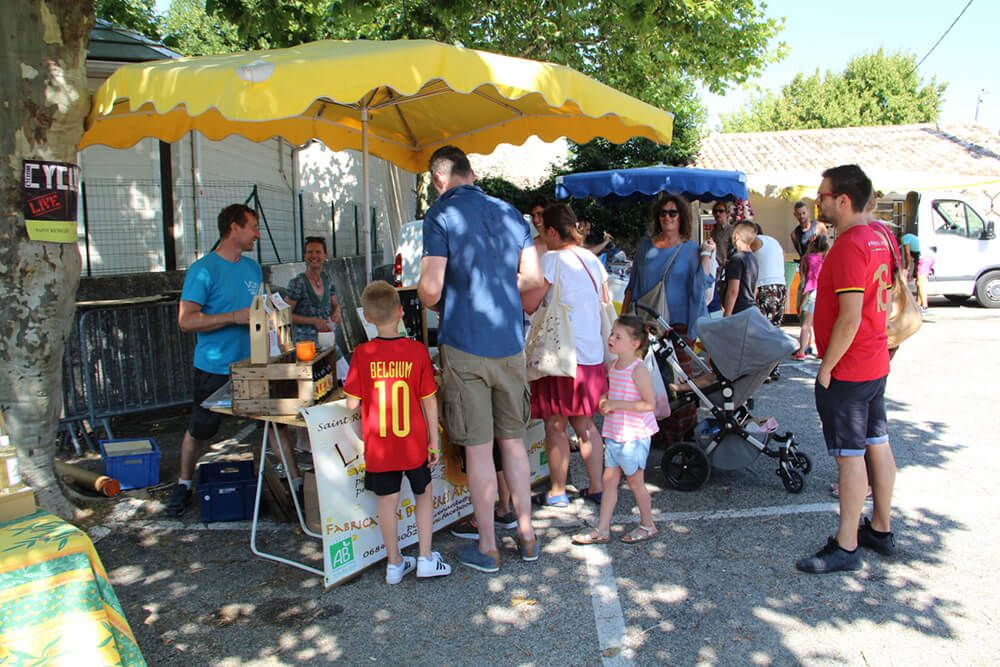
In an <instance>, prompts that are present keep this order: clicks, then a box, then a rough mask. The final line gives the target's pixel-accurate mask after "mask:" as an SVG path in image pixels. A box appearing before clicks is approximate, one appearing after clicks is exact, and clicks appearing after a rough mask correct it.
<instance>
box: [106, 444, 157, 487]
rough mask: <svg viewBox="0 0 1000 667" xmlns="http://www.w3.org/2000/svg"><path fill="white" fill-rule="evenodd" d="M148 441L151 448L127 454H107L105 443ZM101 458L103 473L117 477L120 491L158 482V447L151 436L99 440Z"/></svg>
mask: <svg viewBox="0 0 1000 667" xmlns="http://www.w3.org/2000/svg"><path fill="white" fill-rule="evenodd" d="M133 442H134V443H145V442H148V443H149V444H150V446H151V447H152V449H150V450H149V451H147V452H136V453H128V454H114V453H111V454H109V453H108V452H107V450H106V446H107V445H125V444H128V443H133ZM99 443H100V446H101V459H102V460H103V461H104V474H106V475H107V476H108V477H113V478H114V479H117V480H118V481H119V482H120V483H121V485H122V491H125V490H127V489H142V488H145V487H147V486H153V485H155V484H159V483H160V448H159V447H158V446H157V445H156V440H155V439H153V438H117V439H114V440H101V441H99Z"/></svg>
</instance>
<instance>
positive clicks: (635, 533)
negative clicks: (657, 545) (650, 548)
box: [622, 523, 660, 544]
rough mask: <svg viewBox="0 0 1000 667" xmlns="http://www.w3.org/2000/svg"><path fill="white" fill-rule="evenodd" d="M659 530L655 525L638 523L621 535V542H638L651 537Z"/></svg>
mask: <svg viewBox="0 0 1000 667" xmlns="http://www.w3.org/2000/svg"><path fill="white" fill-rule="evenodd" d="M659 532H660V531H659V530H657V529H656V526H644V525H642V524H641V523H640V524H639V526H638V527H636V528H635V529H633V530H632V531H630V532H628V533H626V534H625V535H623V536H622V542H624V543H625V544H638V543H639V542H645V541H646V540H651V539H653V538H654V537H656V535H657V534H658V533H659Z"/></svg>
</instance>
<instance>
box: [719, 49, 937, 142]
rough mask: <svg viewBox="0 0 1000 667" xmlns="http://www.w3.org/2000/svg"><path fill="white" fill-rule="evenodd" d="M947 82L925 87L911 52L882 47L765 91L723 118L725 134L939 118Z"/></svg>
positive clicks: (854, 125) (881, 123) (930, 83)
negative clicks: (746, 106)
mask: <svg viewBox="0 0 1000 667" xmlns="http://www.w3.org/2000/svg"><path fill="white" fill-rule="evenodd" d="M945 87H946V84H943V83H938V82H937V81H936V80H935V79H934V78H933V77H932V78H931V80H930V81H929V82H927V83H924V82H923V81H922V80H921V77H920V75H919V74H918V73H917V71H916V57H915V56H913V55H912V54H904V53H893V54H890V55H886V54H885V53H884V52H883V51H882V49H879V50H878V51H877V52H875V53H871V54H867V55H862V56H858V57H857V58H854V59H853V60H851V61H850V62H849V63H848V64H847V67H846V68H845V69H844V71H843V72H837V73H834V72H826V74H824V75H820V73H819V71H816V72H814V73H813V74H810V75H805V74H801V73H800V74H796V75H795V77H794V78H793V79H792V80H791V81H790V82H789V83H788V84H786V85H785V86H783V87H782V89H781V92H780V93H779V94H775V93H773V92H771V93H766V94H764V95H763V96H761V97H759V98H758V99H756V100H755V101H754V102H753V103H751V105H750V108H749V109H747V110H746V111H742V112H737V113H734V114H729V115H724V116H723V118H722V130H723V132H770V131H775V130H806V129H815V128H824V127H857V126H866V125H900V124H905V123H929V122H933V121H935V120H937V118H938V114H939V113H940V111H941V106H942V104H943V102H944V91H945Z"/></svg>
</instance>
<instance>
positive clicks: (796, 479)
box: [778, 468, 806, 493]
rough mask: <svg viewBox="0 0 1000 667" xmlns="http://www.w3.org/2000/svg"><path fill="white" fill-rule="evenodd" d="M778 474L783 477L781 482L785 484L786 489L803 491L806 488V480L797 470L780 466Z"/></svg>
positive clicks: (796, 491)
mask: <svg viewBox="0 0 1000 667" xmlns="http://www.w3.org/2000/svg"><path fill="white" fill-rule="evenodd" d="M778 475H779V476H780V477H781V483H782V484H784V485H785V490H786V491H788V492H789V493H802V489H804V488H806V481H805V479H803V478H802V475H800V474H799V473H798V471H797V470H785V469H784V468H778Z"/></svg>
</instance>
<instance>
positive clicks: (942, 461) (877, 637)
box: [97, 303, 1000, 665]
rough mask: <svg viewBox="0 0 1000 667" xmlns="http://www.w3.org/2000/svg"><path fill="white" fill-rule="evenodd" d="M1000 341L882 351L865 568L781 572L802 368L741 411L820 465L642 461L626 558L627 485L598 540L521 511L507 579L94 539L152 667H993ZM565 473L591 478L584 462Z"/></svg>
mask: <svg viewBox="0 0 1000 667" xmlns="http://www.w3.org/2000/svg"><path fill="white" fill-rule="evenodd" d="M787 330H788V331H789V332H790V333H797V330H796V329H795V328H794V327H788V328H787ZM998 341H1000V311H987V310H984V309H980V308H975V307H972V306H963V307H956V306H952V305H945V304H944V303H942V304H941V305H938V306H936V307H933V308H932V310H931V314H930V315H929V317H928V318H927V321H926V324H925V326H924V327H923V329H922V330H921V331H920V332H919V333H918V334H917V336H916V337H915V338H913V339H911V340H910V341H907V342H906V343H905V344H904V346H903V348H902V349H901V351H900V353H899V354H898V355H897V356H896V358H895V360H894V362H893V371H892V374H891V375H890V379H889V384H888V393H887V398H888V403H889V405H888V407H889V419H890V436H891V438H892V443H893V447H894V450H895V453H896V457H897V461H898V465H899V476H898V480H897V495H896V506H897V508H898V511H897V512H896V514H895V524H894V529H895V530H896V533H897V538H898V542H899V545H900V552H899V554H898V555H897V556H895V557H894V558H892V559H886V558H883V557H881V556H878V555H877V554H873V553H870V552H869V553H866V554H865V565H864V568H863V569H862V570H861V571H860V572H857V573H849V574H833V575H824V576H815V575H804V574H800V573H798V572H796V571H795V569H794V567H793V562H794V560H795V559H796V558H798V557H800V556H802V555H805V554H807V553H811V552H813V551H815V550H816V549H818V548H819V547H820V546H821V545H822V544H823V542H825V539H826V536H827V535H829V534H831V533H832V532H833V531H834V529H835V525H836V514H835V512H836V504H835V500H834V499H833V498H832V497H831V496H830V493H829V486H830V484H831V483H832V482H833V481H835V467H834V465H833V462H832V460H830V459H829V458H828V457H827V456H826V454H825V450H824V447H823V444H822V438H821V436H820V433H819V422H818V419H817V417H816V413H815V409H814V405H813V396H812V394H813V392H812V387H813V381H812V377H813V375H814V373H815V369H816V367H817V364H818V362H816V361H815V360H806V361H803V362H798V361H792V360H789V361H788V362H787V363H784V364H783V365H782V379H781V380H780V381H779V382H777V383H772V384H769V385H765V386H764V387H762V388H761V390H760V391H758V392H757V395H756V399H757V406H756V409H755V414H757V415H758V416H774V417H776V418H777V419H778V421H779V422H780V424H781V427H782V429H787V430H791V431H793V432H794V433H795V437H796V440H797V441H798V442H799V443H800V445H801V447H802V448H803V449H804V451H806V452H808V453H809V454H810V455H811V456H812V457H813V461H814V469H813V472H812V473H811V474H810V475H809V476H808V478H807V485H806V489H805V491H804V492H803V493H801V494H799V495H791V494H789V493H787V492H786V491H785V490H784V489H783V487H782V486H781V482H780V480H779V479H778V477H777V476H776V475H775V474H774V466H773V464H772V462H771V460H769V459H766V458H764V457H761V458H759V459H758V460H757V461H755V462H754V463H752V464H751V465H750V466H749V468H748V469H746V470H743V471H739V472H730V473H720V472H716V471H713V474H712V478H711V479H710V480H709V482H708V484H707V485H706V486H705V487H704V488H702V489H701V490H699V491H696V492H693V493H686V494H685V493H681V492H678V491H674V490H670V489H666V488H664V482H663V478H662V476H661V475H660V473H659V471H658V470H657V469H656V464H658V462H659V457H660V454H661V451H660V450H654V451H653V453H652V456H651V459H650V468H649V469H648V471H647V481H648V483H649V486H650V488H651V490H653V503H654V509H655V511H656V513H657V522H658V526H659V529H660V535H659V536H658V538H657V539H655V540H652V541H650V542H646V543H643V544H640V545H626V544H623V543H621V542H620V541H619V540H618V539H617V538H618V537H620V536H621V534H623V532H624V530H626V529H627V528H631V527H632V525H633V524H634V522H635V520H636V518H635V517H634V516H633V515H632V513H631V509H632V507H633V502H632V498H631V495H630V494H629V493H628V492H627V491H626V490H624V489H623V492H622V494H621V504H620V507H619V511H618V515H619V516H618V517H617V520H616V523H615V524H614V528H615V530H614V532H613V537H614V538H616V539H614V540H613V541H612V543H611V544H610V545H608V546H607V547H578V546H573V545H572V544H571V543H570V540H569V537H570V536H571V535H572V534H573V533H574V532H576V531H577V530H578V529H580V528H581V527H582V526H584V524H586V523H588V522H591V521H593V520H594V519H595V508H594V506H592V505H589V504H584V503H583V501H581V500H576V501H574V502H573V503H572V504H571V506H570V507H569V508H568V509H566V510H558V509H546V510H542V511H539V512H537V513H536V514H535V521H536V526H537V527H538V531H539V535H540V536H541V538H542V543H543V549H542V557H541V559H540V560H539V561H538V562H536V563H522V562H521V561H520V560H518V559H517V554H516V551H515V547H514V543H513V540H512V539H510V538H509V537H508V538H506V539H505V540H504V551H503V563H502V567H501V570H500V573H499V574H497V575H484V574H481V573H478V572H473V571H471V570H468V569H465V568H463V567H462V566H461V565H459V564H458V563H457V562H456V561H455V559H454V557H453V551H454V549H455V548H456V547H457V545H458V544H459V542H460V540H458V539H456V538H453V537H451V536H450V535H448V534H447V532H443V533H441V534H439V535H437V536H435V537H436V540H435V548H436V549H438V550H440V551H441V552H442V553H443V554H444V555H445V558H446V559H448V560H449V561H450V562H452V564H453V565H454V566H455V571H454V573H453V574H452V575H451V576H450V577H447V578H445V579H439V580H432V581H417V580H416V579H413V578H409V577H408V578H407V579H406V580H404V582H403V583H402V584H400V585H398V586H394V587H390V586H388V585H386V584H385V581H384V578H383V575H384V570H383V567H382V566H381V565H379V566H376V567H375V568H373V569H371V570H369V571H367V572H365V573H364V574H363V575H362V576H361V577H360V578H358V579H357V580H355V581H353V582H350V583H348V584H345V585H342V586H340V587H338V588H335V589H331V590H329V591H324V590H323V585H322V581H321V579H320V578H318V577H314V576H310V575H307V574H306V573H303V572H301V571H298V570H295V569H292V568H288V567H284V566H281V565H278V564H275V563H271V562H267V561H264V560H260V559H258V558H255V557H253V556H252V555H251V554H250V552H249V548H248V542H249V530H248V527H247V525H246V524H231V525H227V526H222V527H216V528H215V529H213V530H207V529H205V528H206V527H205V526H204V525H203V524H193V523H189V522H188V523H176V522H173V523H171V522H166V521H160V520H155V519H154V520H151V521H149V522H148V523H144V524H138V523H136V521H129V520H128V519H127V514H126V515H125V516H121V515H120V519H119V520H113V519H112V520H109V521H108V524H107V525H108V526H109V528H110V531H109V532H108V533H107V534H104V533H100V535H103V537H101V539H100V540H99V541H98V542H97V548H98V551H99V552H100V555H101V557H102V559H103V560H104V563H105V565H106V566H107V569H108V572H109V574H110V576H111V578H112V582H113V583H114V586H115V590H116V591H117V593H118V596H119V598H120V599H121V601H122V604H123V606H124V608H125V612H126V614H127V616H128V619H129V621H130V622H131V624H132V628H133V630H134V631H135V634H136V638H137V640H138V641H139V645H140V647H141V648H142V650H143V652H144V653H145V655H146V657H147V659H148V660H149V662H150V664H153V665H161V664H162V665H165V664H221V665H229V664H247V663H249V664H297V663H313V664H323V663H326V662H328V661H331V660H335V659H336V660H341V661H344V662H346V663H349V664H372V663H384V664H401V663H407V664H529V663H534V664H557V663H558V664H588V665H589V664H599V663H602V662H604V663H607V664H627V663H628V662H635V663H638V664H663V663H671V664H693V663H699V664H727V665H744V664H759V665H768V664H800V663H804V664H850V665H855V664H856V665H890V664H895V665H939V664H945V663H952V662H953V663H956V664H996V663H997V662H998V661H1000V638H998V636H997V632H996V623H997V619H1000V596H998V595H996V593H995V591H996V584H995V581H994V580H995V575H994V573H995V572H996V571H998V569H1000V553H998V549H997V548H996V545H997V544H998V537H1000V521H998V519H1000V507H998V504H997V503H996V502H995V501H994V500H993V498H994V495H995V488H996V484H997V480H998V479H1000V476H998V472H1000V457H998V456H996V455H995V452H994V450H995V449H996V448H997V446H998V445H1000V435H998V434H1000V410H998V409H997V407H996V396H997V395H998V392H997V377H998V373H1000V363H998V362H997V344H998ZM259 437H260V436H259V432H258V433H256V434H253V435H251V436H250V438H251V440H252V439H253V438H259ZM573 478H574V480H575V481H577V482H578V483H580V485H581V486H582V485H584V484H585V479H586V476H585V473H584V471H583V468H582V466H581V465H579V460H576V461H575V462H574V470H573ZM264 539H265V540H266V541H267V543H268V544H269V545H270V546H272V547H273V548H274V549H275V550H276V551H277V550H282V551H283V552H286V553H296V554H298V555H299V556H301V557H302V558H303V559H306V560H313V561H315V562H317V563H318V562H319V558H320V554H319V544H318V543H317V542H315V541H313V540H310V539H308V538H304V537H302V536H300V535H298V534H297V533H296V532H295V531H294V530H292V529H291V528H290V527H289V526H286V525H274V524H269V526H268V527H267V528H266V530H265V533H264Z"/></svg>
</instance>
